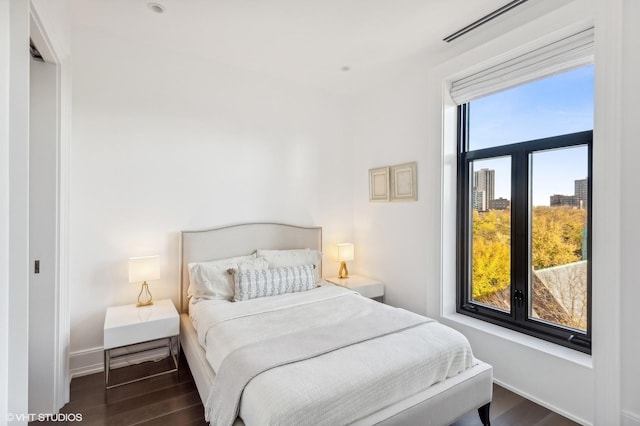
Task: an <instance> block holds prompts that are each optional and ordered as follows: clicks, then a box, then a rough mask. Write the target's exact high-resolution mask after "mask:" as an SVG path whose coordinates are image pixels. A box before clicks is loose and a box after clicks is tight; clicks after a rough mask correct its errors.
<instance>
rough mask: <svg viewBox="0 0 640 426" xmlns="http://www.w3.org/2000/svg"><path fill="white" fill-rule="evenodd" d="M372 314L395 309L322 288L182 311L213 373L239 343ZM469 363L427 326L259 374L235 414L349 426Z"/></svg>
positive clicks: (440, 331) (463, 349)
mask: <svg viewBox="0 0 640 426" xmlns="http://www.w3.org/2000/svg"><path fill="white" fill-rule="evenodd" d="M375 309H389V310H393V309H396V308H392V307H389V306H386V305H382V304H378V303H377V302H374V301H371V300H369V299H366V298H364V297H362V296H360V295H359V294H357V293H355V292H352V291H350V290H346V289H344V288H342V287H337V286H333V285H331V284H323V285H322V286H321V287H319V288H317V289H314V290H310V291H307V292H303V293H296V294H287V295H282V296H276V297H267V298H261V299H253V300H249V301H243V302H236V303H231V302H226V301H202V302H200V303H198V304H196V305H192V306H191V307H190V315H191V318H192V321H193V323H194V325H195V327H196V330H197V331H198V339H199V340H200V343H201V345H202V346H203V347H204V348H205V349H206V353H207V360H208V361H209V363H210V364H211V366H212V368H213V370H214V371H218V369H219V368H220V365H221V363H222V361H223V360H224V359H225V357H226V356H227V355H228V354H229V353H230V352H232V351H234V350H235V349H237V348H239V347H241V346H243V345H246V344H250V343H254V342H258V341H261V340H264V339H268V338H273V337H276V336H280V335H285V334H289V333H292V332H299V331H304V330H306V329H308V328H310V327H315V326H331V325H332V324H335V325H336V327H338V325H339V324H340V323H341V322H342V321H349V320H350V319H353V318H356V317H359V316H362V315H364V314H365V313H367V312H369V311H371V310H375ZM475 363H476V361H475V359H474V358H473V355H472V353H471V349H470V347H469V344H468V342H467V340H466V339H465V338H464V337H463V336H462V335H461V334H459V333H458V332H456V331H454V330H452V329H450V328H448V327H445V326H442V325H441V324H439V323H437V322H435V321H433V320H431V321H430V322H428V323H426V324H423V325H419V326H417V327H414V328H411V329H409V330H405V331H402V332H400V333H395V334H390V335H386V336H384V337H380V338H377V339H373V340H368V341H365V342H362V343H359V344H356V345H352V346H348V347H345V348H341V349H339V350H336V351H333V352H330V353H327V354H325V355H322V356H318V357H315V358H311V359H308V360H305V361H302V362H298V363H295V364H290V365H286V366H282V367H278V368H274V369H272V370H269V371H266V372H264V373H262V374H260V375H259V376H257V377H256V378H254V379H253V380H252V381H251V382H249V384H248V385H247V386H246V388H245V390H244V393H243V396H242V401H241V404H240V413H239V414H240V417H241V418H242V419H243V420H244V422H245V424H247V425H255V424H283V425H285V424H291V425H294V424H295V425H300V424H318V425H322V424H326V425H335V424H345V423H351V422H354V421H357V420H358V419H360V418H362V417H365V416H367V415H369V414H371V413H373V412H375V411H377V410H380V409H382V408H384V407H386V406H388V405H390V404H393V403H395V402H397V401H400V400H402V399H404V398H407V397H409V396H411V395H414V394H416V393H417V392H419V391H421V390H423V389H425V388H427V387H429V386H431V385H432V384H434V383H437V382H440V381H442V380H444V379H445V378H447V377H452V376H455V375H457V374H458V373H460V372H462V371H464V370H465V369H467V368H470V367H472V366H473V365H474V364H475ZM214 384H215V380H214ZM205 409H207V410H208V407H205Z"/></svg>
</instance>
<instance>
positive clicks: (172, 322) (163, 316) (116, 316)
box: [104, 299, 180, 389]
mask: <svg viewBox="0 0 640 426" xmlns="http://www.w3.org/2000/svg"><path fill="white" fill-rule="evenodd" d="M179 335H180V316H179V315H178V311H176V308H175V306H173V302H172V301H171V300H169V299H165V300H158V301H154V302H153V305H151V306H144V307H140V308H137V307H136V305H135V304H134V305H123V306H113V307H110V308H108V309H107V315H106V316H105V319H104V387H105V389H111V388H114V387H116V386H122V385H126V384H129V383H133V382H137V381H140V380H143V379H148V378H150V377H155V376H160V375H162V374H168V373H173V372H178V356H179V354H180V339H179ZM152 341H166V346H165V347H166V348H168V352H169V354H170V356H171V357H172V358H173V363H174V368H173V369H171V370H167V371H163V372H161V373H157V374H152V375H149V376H145V377H140V378H137V379H135V380H129V381H127V382H123V383H117V384H109V371H111V361H112V360H114V359H117V358H120V357H123V356H129V355H132V354H135V353H140V352H146V351H150V350H155V349H157V348H158V346H153V347H150V348H145V349H141V350H135V351H126V353H123V354H121V355H117V356H113V357H112V356H111V351H112V350H114V349H118V348H122V347H125V346H131V345H136V344H139V343H147V342H152ZM174 348H176V349H175V351H174Z"/></svg>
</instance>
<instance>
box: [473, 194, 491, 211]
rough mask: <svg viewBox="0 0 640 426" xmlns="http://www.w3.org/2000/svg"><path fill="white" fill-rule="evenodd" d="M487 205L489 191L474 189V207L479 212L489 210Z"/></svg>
mask: <svg viewBox="0 0 640 426" xmlns="http://www.w3.org/2000/svg"><path fill="white" fill-rule="evenodd" d="M487 207H488V205H487V193H486V192H485V191H475V190H474V191H473V208H474V209H475V210H477V211H479V212H484V211H487V210H489V209H488V208H487Z"/></svg>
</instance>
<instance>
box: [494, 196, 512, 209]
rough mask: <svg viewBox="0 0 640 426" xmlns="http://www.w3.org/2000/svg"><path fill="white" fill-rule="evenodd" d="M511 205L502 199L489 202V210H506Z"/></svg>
mask: <svg viewBox="0 0 640 426" xmlns="http://www.w3.org/2000/svg"><path fill="white" fill-rule="evenodd" d="M510 205H511V202H510V201H509V200H507V199H506V198H502V197H500V198H496V199H495V200H490V201H489V210H505V209H508V208H509V206H510Z"/></svg>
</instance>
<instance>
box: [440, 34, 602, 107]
mask: <svg viewBox="0 0 640 426" xmlns="http://www.w3.org/2000/svg"><path fill="white" fill-rule="evenodd" d="M593 34H594V31H593V28H589V29H587V30H584V31H581V32H579V33H577V34H574V35H571V36H568V37H565V38H563V39H561V40H557V41H555V42H552V43H549V44H547V45H545V46H542V47H539V48H537V49H535V50H532V51H530V52H527V53H524V54H521V55H519V56H516V57H514V58H511V59H508V60H506V61H503V62H501V63H499V64H497V65H494V66H492V67H489V68H487V69H485V70H483V71H480V72H477V73H474V74H471V75H469V76H467V77H464V78H461V79H459V80H455V81H453V83H451V92H450V93H451V98H452V99H453V100H454V102H455V103H456V104H458V105H460V104H463V103H466V102H469V101H471V100H473V99H477V98H480V97H482V96H486V95H489V94H491V93H495V92H499V91H501V90H504V89H508V88H510V87H514V86H517V85H519V84H522V83H526V82H529V81H533V80H536V79H538V78H541V77H546V76H549V75H552V74H555V73H557V72H560V71H566V70H568V69H570V68H575V67H577V66H580V65H586V64H588V63H591V62H593Z"/></svg>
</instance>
